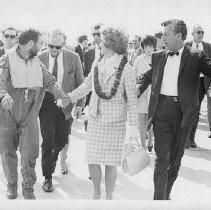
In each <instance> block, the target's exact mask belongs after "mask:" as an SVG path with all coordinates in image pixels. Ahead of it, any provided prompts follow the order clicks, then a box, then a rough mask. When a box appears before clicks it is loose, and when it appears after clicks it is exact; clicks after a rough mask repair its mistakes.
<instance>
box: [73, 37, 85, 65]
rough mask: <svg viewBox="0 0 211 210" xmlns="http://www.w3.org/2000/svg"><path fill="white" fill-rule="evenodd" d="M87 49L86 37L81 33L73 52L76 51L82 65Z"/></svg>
mask: <svg viewBox="0 0 211 210" xmlns="http://www.w3.org/2000/svg"><path fill="white" fill-rule="evenodd" d="M87 49H88V37H87V36H86V35H81V36H79V37H78V45H77V46H76V47H75V52H76V53H78V55H79V56H80V59H81V63H82V66H84V65H83V63H84V52H85V51H86V50H87Z"/></svg>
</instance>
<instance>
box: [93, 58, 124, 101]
mask: <svg viewBox="0 0 211 210" xmlns="http://www.w3.org/2000/svg"><path fill="white" fill-rule="evenodd" d="M126 63H127V57H126V56H123V58H122V59H121V62H120V64H119V67H118V70H117V72H116V75H115V80H114V83H113V85H112V88H111V91H110V93H105V92H104V91H103V90H102V88H101V86H100V83H99V70H98V65H96V66H95V68H94V87H95V92H96V93H97V95H98V96H99V97H100V98H102V99H107V100H109V99H111V98H113V97H114V96H115V95H116V92H117V89H118V86H119V84H120V79H121V76H122V72H123V69H124V66H125V64H126Z"/></svg>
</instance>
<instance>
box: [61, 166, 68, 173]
mask: <svg viewBox="0 0 211 210" xmlns="http://www.w3.org/2000/svg"><path fill="white" fill-rule="evenodd" d="M61 173H62V174H64V175H65V174H68V168H67V166H65V168H63V169H62V170H61Z"/></svg>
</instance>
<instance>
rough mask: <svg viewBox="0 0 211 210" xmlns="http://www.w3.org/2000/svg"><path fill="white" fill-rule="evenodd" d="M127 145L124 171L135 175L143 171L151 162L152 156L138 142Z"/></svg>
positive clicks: (123, 162)
mask: <svg viewBox="0 0 211 210" xmlns="http://www.w3.org/2000/svg"><path fill="white" fill-rule="evenodd" d="M136 144H137V145H134V144H133V143H132V142H130V143H128V144H127V145H126V149H125V152H126V154H125V156H124V158H123V161H122V171H123V173H127V174H128V175H130V176H133V175H135V174H137V173H139V172H140V171H143V170H144V169H145V168H146V167H147V166H148V165H149V164H150V157H149V154H148V153H147V151H146V150H145V149H144V148H143V147H141V146H140V145H139V143H138V141H137V142H136Z"/></svg>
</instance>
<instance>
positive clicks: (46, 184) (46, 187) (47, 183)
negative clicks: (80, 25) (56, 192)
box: [42, 179, 53, 192]
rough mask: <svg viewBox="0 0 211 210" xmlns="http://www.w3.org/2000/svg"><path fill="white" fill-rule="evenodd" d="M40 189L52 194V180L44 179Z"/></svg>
mask: <svg viewBox="0 0 211 210" xmlns="http://www.w3.org/2000/svg"><path fill="white" fill-rule="evenodd" d="M42 189H43V190H44V191H45V192H53V184H52V179H45V181H44V182H43V185H42Z"/></svg>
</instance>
